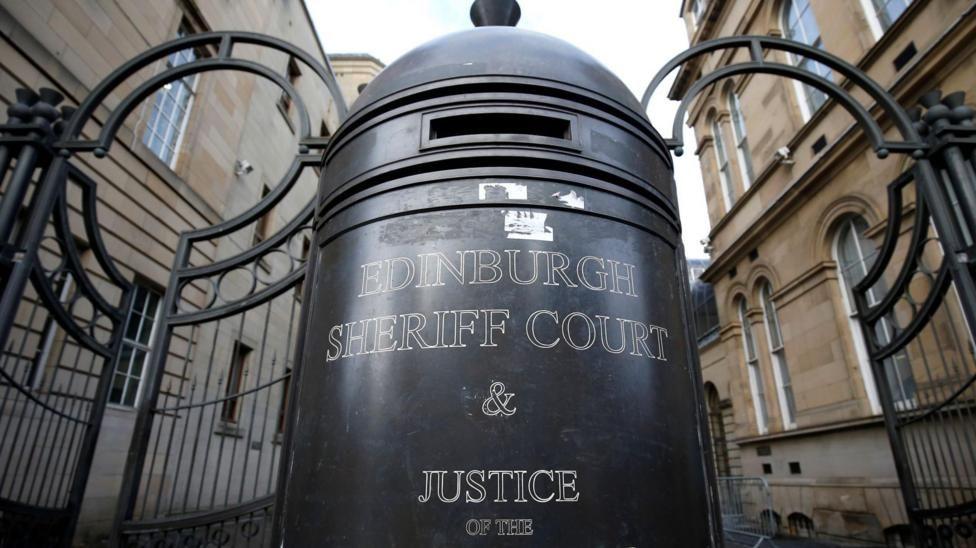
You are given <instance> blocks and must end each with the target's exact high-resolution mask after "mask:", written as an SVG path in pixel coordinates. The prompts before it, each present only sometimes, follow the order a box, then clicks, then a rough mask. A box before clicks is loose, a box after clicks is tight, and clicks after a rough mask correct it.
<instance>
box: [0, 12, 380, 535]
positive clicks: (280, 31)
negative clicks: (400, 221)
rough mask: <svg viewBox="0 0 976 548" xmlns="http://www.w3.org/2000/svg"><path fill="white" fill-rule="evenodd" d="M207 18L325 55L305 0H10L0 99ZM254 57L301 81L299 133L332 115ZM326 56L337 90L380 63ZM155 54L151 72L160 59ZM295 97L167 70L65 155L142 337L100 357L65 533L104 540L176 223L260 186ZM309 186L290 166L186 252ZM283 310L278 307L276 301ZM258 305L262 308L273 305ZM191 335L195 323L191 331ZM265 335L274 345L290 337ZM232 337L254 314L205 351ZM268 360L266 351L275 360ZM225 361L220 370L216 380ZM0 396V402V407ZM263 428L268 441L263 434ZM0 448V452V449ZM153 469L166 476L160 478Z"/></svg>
mask: <svg viewBox="0 0 976 548" xmlns="http://www.w3.org/2000/svg"><path fill="white" fill-rule="evenodd" d="M210 30H241V31H252V32H258V33H263V34H268V35H272V36H275V37H279V38H282V39H285V40H287V41H289V42H291V43H293V44H295V45H296V46H298V47H299V48H301V49H303V50H305V51H307V52H310V53H311V54H312V55H313V56H314V57H315V58H316V59H317V60H318V61H319V62H320V63H324V61H325V59H324V55H325V53H324V51H323V49H322V47H321V45H320V43H319V40H318V36H317V35H316V32H315V29H314V27H313V24H312V21H311V20H310V17H309V14H308V10H307V8H306V6H305V4H304V2H302V1H299V0H244V1H235V2H224V1H221V0H162V1H151V2H149V1H146V2H114V1H87V0H64V1H49V0H9V1H4V2H2V3H0V101H2V103H3V105H4V106H6V105H9V104H10V103H12V102H13V100H14V90H15V89H17V88H23V87H29V88H32V89H38V88H39V87H49V88H54V89H56V90H58V91H59V92H61V93H62V94H63V95H64V96H65V97H66V101H65V104H70V105H77V104H78V103H79V102H80V101H81V100H82V99H83V98H84V97H85V96H86V95H87V94H88V93H89V92H90V91H91V90H92V89H93V87H94V86H95V85H96V84H98V82H99V81H101V80H102V79H103V78H105V77H106V76H107V75H109V73H110V72H111V71H113V70H114V69H115V68H117V67H118V66H120V65H121V64H122V63H124V62H125V61H127V60H129V59H131V58H133V57H135V56H136V55H138V54H140V53H142V52H143V51H145V50H146V49H148V48H150V47H152V46H155V45H158V44H160V43H162V42H165V41H167V40H170V39H173V38H176V37H177V36H181V35H186V34H192V33H197V32H203V31H210ZM212 53H213V52H208V51H194V50H185V51H184V52H180V53H179V54H178V55H175V56H171V58H169V59H168V62H169V63H171V64H178V63H180V62H185V61H186V60H187V59H189V58H192V57H193V56H197V55H211V54H212ZM248 54H251V53H250V52H248ZM253 55H254V57H255V60H257V61H260V62H262V63H264V64H267V65H269V66H272V67H280V71H281V74H283V75H285V76H286V77H287V78H288V80H289V81H290V82H291V83H292V84H293V85H294V86H295V87H296V88H297V89H298V91H299V92H300V93H301V95H302V96H303V98H304V99H305V103H306V106H307V108H308V113H309V117H310V119H311V128H312V135H313V136H314V135H322V136H328V135H329V134H330V132H331V131H332V130H334V129H335V128H336V127H337V124H338V119H337V115H336V108H335V104H334V102H333V101H332V99H331V98H330V96H329V94H328V92H327V90H326V89H325V87H324V86H323V85H322V84H321V82H319V81H317V80H316V79H315V78H314V77H313V76H312V75H311V74H310V71H309V69H308V68H307V67H304V66H301V65H300V64H298V63H296V62H295V60H294V59H290V58H288V56H287V55H284V54H280V53H279V52H261V51H257V50H255V51H254V52H253ZM331 62H332V66H333V69H334V72H336V73H337V75H338V77H339V78H340V86H341V87H342V91H343V94H344V95H345V96H346V97H345V98H346V101H347V102H348V103H351V102H352V101H353V100H354V99H355V97H356V96H357V95H358V92H359V91H361V87H360V86H361V85H363V84H365V83H367V82H368V81H369V80H370V79H371V78H372V77H373V76H375V75H376V74H377V73H378V72H379V71H380V70H381V69H382V68H383V65H382V63H380V62H379V61H378V60H376V59H375V58H372V57H370V56H368V55H360V54H354V55H338V56H335V57H333V58H332V59H331ZM157 65H158V66H155V67H154V68H153V71H155V72H158V71H159V70H162V69H163V68H164V65H165V63H163V62H162V61H161V62H159V63H158V64H157ZM153 73H154V72H152V71H151V72H146V71H143V72H140V73H138V74H136V75H134V76H133V78H131V81H130V82H127V84H126V85H125V86H123V88H121V89H120V90H119V94H113V96H111V97H110V98H109V100H108V101H107V103H108V105H107V107H109V108H110V107H112V106H114V105H115V104H117V102H118V101H119V100H120V98H121V95H120V94H121V92H128V91H131V90H132V89H134V86H135V85H137V84H138V83H139V82H141V81H144V80H145V79H146V78H148V77H150V76H151V75H152V74H153ZM294 110H295V109H294V106H293V105H292V104H291V101H290V100H289V99H288V98H287V97H285V96H283V95H282V93H281V91H280V90H279V89H278V88H277V87H275V86H274V85H273V84H272V83H270V82H268V81H264V80H262V79H260V78H257V77H254V76H252V75H249V74H244V73H240V72H208V73H202V74H199V75H196V76H192V77H187V78H184V79H183V80H181V81H178V82H173V83H171V84H168V85H167V86H166V87H165V88H163V89H161V90H159V91H158V92H157V93H156V94H154V95H153V96H152V97H151V98H149V99H147V100H146V101H145V102H144V103H143V104H142V105H140V107H139V108H137V109H136V111H135V112H134V113H133V114H132V115H130V116H129V118H128V119H126V120H125V122H124V125H123V127H122V129H121V130H120V132H119V134H118V138H117V139H116V142H115V143H114V144H113V147H112V149H111V151H110V154H109V156H108V157H107V158H104V159H96V158H95V157H94V156H93V155H91V154H79V155H78V156H77V159H76V163H77V165H78V166H79V167H80V168H81V170H82V171H83V172H84V173H85V174H87V175H88V176H89V177H91V178H92V179H93V180H94V181H95V182H96V183H97V197H98V221H99V226H100V229H101V231H102V235H103V238H104V239H105V242H106V245H107V248H108V252H109V254H110V255H111V257H112V258H113V259H114V260H115V262H116V264H117V266H118V268H119V269H120V270H121V271H122V273H123V275H124V276H126V277H127V278H129V279H131V280H134V281H135V282H136V284H137V285H138V287H139V289H138V290H137V297H136V303H137V305H136V306H138V307H139V310H137V311H136V312H139V313H140V314H132V317H144V319H143V320H142V322H143V324H144V325H143V326H142V328H141V329H137V330H135V331H138V332H140V333H144V334H145V335H146V336H145V337H142V336H141V335H140V336H136V337H135V338H133V339H132V340H128V338H127V339H126V341H125V342H124V343H123V346H125V345H128V347H129V348H128V351H127V353H126V354H125V355H126V356H128V357H129V359H128V361H127V363H122V362H123V360H119V361H118V362H117V363H114V364H112V365H111V367H114V368H115V372H114V375H113V385H112V389H111V391H110V395H109V398H110V404H109V408H108V410H107V411H106V414H105V418H104V422H103V426H102V429H101V434H100V438H99V442H98V447H97V450H96V456H95V461H94V464H93V467H92V472H91V476H90V478H89V482H88V487H87V491H86V496H85V500H84V503H83V505H82V511H81V518H80V523H79V527H78V531H77V533H76V540H77V541H78V542H81V543H89V542H90V543H95V542H97V541H99V539H103V538H105V537H106V535H107V533H108V529H109V527H110V525H111V522H112V518H113V516H114V514H115V511H116V504H117V502H118V497H119V492H120V487H121V483H122V470H123V467H124V464H125V458H126V452H127V450H128V448H129V443H130V440H131V438H132V434H133V426H134V419H135V409H136V408H137V406H139V404H140V402H141V400H142V399H143V398H144V397H145V394H143V390H142V388H143V385H144V382H145V377H146V374H147V372H146V368H144V367H143V365H145V363H146V362H145V359H146V356H147V355H148V352H149V351H151V349H152V347H153V340H154V332H153V329H152V325H153V322H154V320H156V319H158V314H159V310H158V308H159V305H158V302H159V297H160V295H161V294H162V293H163V291H164V289H165V286H166V284H167V282H168V280H169V274H170V266H171V264H172V261H173V257H174V252H175V248H176V244H177V241H178V236H179V234H180V233H181V232H184V231H187V230H192V229H195V228H201V227H206V226H210V225H213V224H216V223H219V222H221V221H224V220H227V219H230V218H233V217H234V216H236V215H238V214H240V213H241V212H243V211H245V210H246V209H248V208H249V207H251V206H252V205H253V204H255V203H256V202H257V201H258V200H259V199H260V198H261V197H263V196H264V195H266V194H267V193H269V192H271V191H272V190H273V189H274V187H275V185H276V184H277V183H278V180H279V179H280V178H281V177H282V175H283V174H284V173H285V172H286V170H287V168H288V166H289V165H290V163H291V162H292V160H293V159H294V157H295V154H296V151H297V150H298V147H297V140H298V136H297V135H296V133H297V130H296V128H297V124H298V122H297V120H296V115H295V112H294ZM107 114H108V108H106V106H102V107H100V108H99V110H98V111H97V112H96V115H95V119H96V121H98V122H99V123H101V122H102V121H104V120H105V117H106V116H107ZM316 184H317V176H316V174H315V173H314V172H312V170H309V171H308V172H307V173H304V174H303V175H302V176H301V179H299V181H298V183H297V185H296V187H295V190H294V191H293V192H291V193H290V194H289V195H288V196H287V198H286V199H285V200H283V201H282V202H281V203H279V204H278V205H277V206H276V207H275V208H274V209H273V210H272V211H271V212H270V213H268V214H267V215H265V216H264V217H262V219H260V220H259V221H258V222H257V223H255V224H253V225H249V226H248V227H247V228H245V229H243V230H240V231H238V232H235V233H234V234H232V235H230V236H229V237H228V238H225V239H222V240H220V241H214V242H213V243H212V244H208V245H204V246H201V247H200V248H199V249H198V251H199V253H200V256H199V257H198V258H197V261H198V262H199V263H200V264H205V263H210V262H214V261H217V260H219V259H221V258H225V257H229V256H232V255H234V254H237V253H240V252H241V251H242V250H244V249H248V248H249V247H250V246H252V245H254V244H255V243H257V242H260V241H262V240H263V239H264V238H267V237H269V236H270V235H271V234H274V233H275V231H276V230H278V229H280V228H282V227H284V226H285V225H286V224H287V223H288V221H289V220H291V219H292V218H294V217H295V216H296V215H297V214H298V212H299V211H301V210H302V208H303V207H304V206H305V205H306V204H307V203H308V202H309V201H310V200H311V199H312V197H313V196H314V193H315V189H316ZM81 243H84V242H81ZM89 255H90V254H83V256H82V261H83V262H84V261H88V262H90V263H91V266H92V269H93V271H94V270H97V267H96V265H95V264H94V260H93V259H92V257H90V256H89ZM87 266H88V265H87V264H86V268H87ZM268 268H274V267H268ZM208 291H210V292H212V291H213V289H212V288H211V289H209V290H208V289H207V288H205V287H203V288H200V287H197V288H196V290H195V291H193V292H190V293H189V294H187V295H182V298H184V299H186V300H187V301H189V302H190V303H191V304H192V305H195V306H203V303H205V302H207V300H208V299H209V298H211V295H208ZM278 313H279V311H278V310H277V309H276V310H274V314H275V315H277V314H278ZM294 313H295V312H294V307H292V309H291V312H290V314H291V315H294ZM268 314H269V316H270V315H271V314H272V310H271V305H269V312H268ZM282 314H283V315H284V316H287V315H288V314H289V312H287V311H286V312H284V313H282ZM283 323H288V322H287V321H286V322H283ZM275 325H278V324H277V323H272V327H271V331H272V333H271V334H270V335H268V336H267V337H268V338H269V339H270V340H274V338H275V337H276V335H275V333H274V329H275ZM198 336H199V337H204V336H206V332H205V330H201V333H200V334H199V335H198ZM277 336H278V338H280V339H282V343H281V346H282V347H283V348H287V344H288V336H287V335H285V334H283V333H282V334H278V335H277ZM54 338H55V339H56V338H57V336H55V337H54ZM177 338H178V337H177ZM208 340H209V339H208ZM217 340H218V338H217V337H216V335H214V341H217ZM234 340H239V341H244V340H263V339H262V334H261V333H260V326H258V325H257V322H254V325H251V324H250V322H249V324H248V325H247V326H244V325H242V326H241V328H240V330H239V332H237V333H236V334H234V336H233V337H226V338H220V344H219V345H218V344H217V343H216V342H215V343H214V348H213V349H212V350H209V349H208V352H210V353H211V355H216V356H220V358H219V359H218V361H227V362H232V361H234V360H235V359H236V357H237V355H238V354H239V350H238V347H237V346H236V343H234V342H232V341H234ZM200 341H202V338H201V339H200V340H195V339H194V338H193V336H192V335H191V336H190V337H189V338H188V339H187V340H183V341H180V340H177V341H176V342H174V343H173V344H172V345H171V346H170V349H169V350H170V352H171V353H179V352H181V349H186V347H187V345H188V344H189V345H191V346H193V347H197V346H202V345H201V344H200ZM208 344H209V343H208ZM255 346H256V345H255ZM231 355H233V356H234V357H233V358H232V357H231ZM133 356H134V357H133ZM8 358H9V359H8ZM224 358H226V360H224ZM211 361H213V360H212V358H211ZM278 361H279V364H280V363H281V359H279V360H278ZM206 362H207V360H206V359H198V360H194V362H193V363H194V367H196V366H197V364H198V363H204V364H205V363H206ZM3 363H4V368H5V370H7V368H10V370H11V371H13V370H16V369H17V368H18V367H20V365H19V363H18V358H17V357H16V356H6V355H5V356H4V361H3ZM51 367H55V368H56V367H57V366H56V365H55V366H51ZM172 367H176V366H172V365H170V364H168V365H167V374H166V379H165V380H164V386H176V385H177V384H178V385H179V386H181V387H182V386H184V384H186V386H187V387H189V381H190V379H191V377H194V375H196V376H199V375H202V373H196V372H194V371H191V372H190V373H186V372H185V371H184V372H180V371H178V370H177V369H173V370H172V371H171V370H170V369H171V368H172ZM244 367H251V366H248V365H245V366H244ZM252 369H253V367H252ZM258 371H259V372H258V376H257V377H256V376H255V375H253V374H252V375H251V379H250V380H248V379H247V369H245V370H244V371H243V372H242V373H241V372H239V373H238V374H237V375H238V383H239V384H240V387H239V388H240V389H242V390H243V389H246V388H249V386H250V385H248V384H247V383H252V384H256V383H257V382H258V381H259V380H260V375H261V374H260V370H258ZM242 374H243V377H241V375H242ZM42 375H43V373H42ZM232 375H233V374H232V373H231V372H230V371H228V372H227V373H226V375H225V376H226V378H227V379H228V380H227V382H228V383H229V382H230V381H229V379H230V378H231V377H232ZM242 378H243V380H241V379H242ZM166 382H169V384H166ZM43 384H44V383H43V381H40V380H39V385H43ZM187 390H189V388H187ZM185 392H186V390H184V395H185ZM216 395H217V396H220V395H222V394H216ZM177 397H179V396H178V395H177ZM283 397H284V396H282V398H283ZM191 398H192V396H191ZM255 405H256V404H255ZM269 405H270V404H269ZM225 407H226V406H225ZM10 409H12V407H9V406H5V407H4V410H5V412H7V411H9V410H10ZM11 412H12V411H11ZM225 412H227V411H226V409H225V410H224V411H222V413H225ZM237 412H239V411H237ZM252 413H253V412H252ZM265 415H270V417H271V418H269V419H268V421H273V422H275V423H276V422H278V420H279V419H278V416H277V410H272V412H271V413H265ZM222 418H224V417H222ZM273 428H274V426H272V429H273ZM272 431H273V430H272ZM215 434H223V435H225V436H231V437H233V435H234V433H233V432H231V433H230V434H228V433H227V432H215ZM236 437H238V438H240V437H241V436H240V435H236ZM247 440H248V441H250V440H251V438H250V437H248V438H247ZM240 441H241V443H243V439H242V440H240ZM264 441H267V442H268V443H267V444H266V445H267V446H268V447H270V444H271V443H272V442H271V441H270V439H269V440H264ZM279 442H280V440H279ZM5 450H6V451H8V453H5V454H7V456H8V457H9V456H10V453H9V451H11V450H12V449H10V448H9V447H8V448H6V449H5ZM261 451H265V449H262V450H261ZM245 466H246V464H245ZM164 473H165V471H164ZM160 481H161V482H164V483H165V478H163V479H161V480H160ZM242 485H243V483H242ZM269 485H270V482H269ZM171 508H172V505H171Z"/></svg>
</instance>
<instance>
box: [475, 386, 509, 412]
mask: <svg viewBox="0 0 976 548" xmlns="http://www.w3.org/2000/svg"><path fill="white" fill-rule="evenodd" d="M488 392H489V394H490V395H489V396H488V399H486V400H485V402H484V403H483V404H481V412H482V413H484V414H485V415H487V416H489V417H494V416H496V415H502V416H504V417H511V416H512V415H514V414H515V411H516V410H517V409H518V408H517V407H512V408H511V409H509V407H508V402H510V401H512V398H514V397H515V394H506V393H505V385H504V384H502V383H500V382H493V383H491V387H490V388H488Z"/></svg>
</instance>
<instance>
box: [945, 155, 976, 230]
mask: <svg viewBox="0 0 976 548" xmlns="http://www.w3.org/2000/svg"><path fill="white" fill-rule="evenodd" d="M942 158H943V160H944V161H945V167H946V173H948V175H949V183H950V184H951V185H952V189H953V190H954V191H955V193H956V197H957V198H958V199H959V210H960V211H961V212H962V215H963V219H961V220H960V221H961V222H964V223H965V226H966V228H967V229H968V231H967V233H968V234H969V235H970V236H971V237H974V238H976V232H974V230H976V181H974V180H973V179H972V175H971V174H970V173H968V170H967V169H966V159H965V156H963V153H962V150H961V149H960V148H959V147H958V146H956V145H949V146H947V147H945V149H944V150H943V151H942Z"/></svg>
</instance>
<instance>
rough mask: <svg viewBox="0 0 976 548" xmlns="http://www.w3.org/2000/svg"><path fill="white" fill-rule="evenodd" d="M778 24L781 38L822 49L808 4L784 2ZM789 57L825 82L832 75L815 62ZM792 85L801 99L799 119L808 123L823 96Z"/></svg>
mask: <svg viewBox="0 0 976 548" xmlns="http://www.w3.org/2000/svg"><path fill="white" fill-rule="evenodd" d="M782 24H783V34H784V35H785V37H786V38H787V39H789V40H794V41H796V42H801V43H803V44H806V45H808V46H813V47H815V48H819V49H824V44H823V39H822V38H821V36H820V26H819V25H818V24H817V18H816V16H815V15H814V13H813V9H812V8H811V7H810V0H786V1H785V2H784V3H783V23H782ZM789 56H790V61H791V62H792V63H793V64H794V65H796V66H797V67H799V68H801V69H803V70H806V71H808V72H812V73H813V74H816V75H817V76H820V77H823V78H825V79H827V80H830V79H831V78H832V77H833V71H831V70H830V68H828V67H826V66H824V65H822V64H820V63H817V62H816V61H813V60H811V59H808V58H806V57H803V56H802V55H794V54H789ZM796 85H797V88H798V93H799V95H800V99H801V103H800V108H801V110H802V113H803V118H804V119H805V120H809V119H810V117H811V116H813V114H814V113H815V112H817V111H818V110H819V109H820V107H821V106H823V104H824V103H825V102H827V94H826V93H824V92H822V91H820V90H819V89H817V88H814V87H812V86H808V85H805V84H800V83H799V82H796Z"/></svg>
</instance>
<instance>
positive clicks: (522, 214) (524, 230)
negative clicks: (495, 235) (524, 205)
mask: <svg viewBox="0 0 976 548" xmlns="http://www.w3.org/2000/svg"><path fill="white" fill-rule="evenodd" d="M546 217H548V215H547V214H545V213H538V212H535V211H528V210H509V211H506V212H505V234H506V236H507V237H508V239H510V240H538V241H541V242H551V241H552V237H553V234H552V227H551V226H546Z"/></svg>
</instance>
